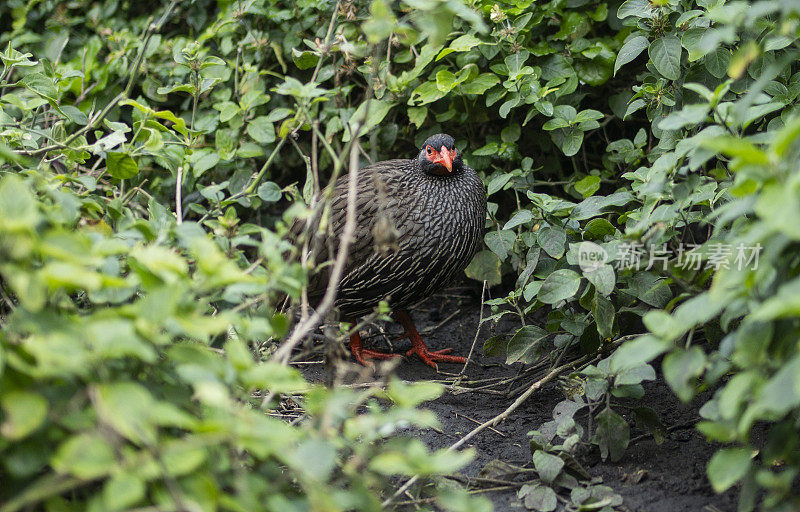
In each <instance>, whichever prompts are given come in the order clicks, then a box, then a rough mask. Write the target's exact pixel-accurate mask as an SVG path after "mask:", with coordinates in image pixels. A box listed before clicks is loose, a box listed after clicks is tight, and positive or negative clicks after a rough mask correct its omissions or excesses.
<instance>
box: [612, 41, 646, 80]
mask: <svg viewBox="0 0 800 512" xmlns="http://www.w3.org/2000/svg"><path fill="white" fill-rule="evenodd" d="M649 44H650V41H648V40H647V38H646V37H644V36H635V37H632V38H630V39H628V40H627V41H625V44H623V45H622V48H620V49H619V53H617V60H616V62H614V75H616V74H617V71H618V70H619V68H621V67H622V66H624V65H625V64H627V63H629V62H631V61H632V60H634V59H635V58H636V57H638V56H639V54H640V53H642V51H643V50H644V49H645V48H647V47H648V46H649Z"/></svg>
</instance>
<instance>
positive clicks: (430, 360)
mask: <svg viewBox="0 0 800 512" xmlns="http://www.w3.org/2000/svg"><path fill="white" fill-rule="evenodd" d="M452 350H453V349H452V348H444V349H442V350H428V347H426V346H425V345H421V346H420V345H415V346H414V347H413V348H411V350H409V351H408V352H406V357H408V356H410V355H411V354H416V355H417V356H418V357H419V358H420V359H422V361H423V362H424V363H425V364H427V365H428V366H432V367H434V368H436V363H437V362H439V363H466V362H467V358H466V357H461V356H449V355H447V354H448V352H450V351H452Z"/></svg>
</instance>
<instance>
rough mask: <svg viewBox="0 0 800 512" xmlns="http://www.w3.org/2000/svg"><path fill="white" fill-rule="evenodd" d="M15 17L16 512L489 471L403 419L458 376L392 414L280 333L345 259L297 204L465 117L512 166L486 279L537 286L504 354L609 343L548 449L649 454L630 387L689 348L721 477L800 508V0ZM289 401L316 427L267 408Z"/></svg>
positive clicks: (683, 383)
mask: <svg viewBox="0 0 800 512" xmlns="http://www.w3.org/2000/svg"><path fill="white" fill-rule="evenodd" d="M0 19H2V20H5V21H3V22H2V23H5V24H7V25H6V26H5V27H3V32H2V34H1V35H0V42H2V43H3V45H4V46H5V50H4V52H3V53H2V54H0V60H2V64H3V66H2V72H1V73H0V161H2V162H4V163H1V164H0V180H1V181H0V279H1V280H0V292H2V296H0V301H1V302H0V314H2V318H0V322H1V323H2V328H3V330H2V346H1V348H0V372H2V373H1V374H0V396H1V397H2V399H1V400H0V406H2V423H0V435H1V436H2V437H0V461H2V469H0V471H2V474H0V476H2V477H4V478H3V480H4V481H5V480H7V479H10V481H13V482H14V484H13V485H11V486H3V488H2V490H0V493H2V494H0V496H2V498H3V500H4V501H7V504H6V505H5V507H6V508H5V509H0V510H6V509H7V510H15V509H19V508H24V507H27V506H29V505H31V504H40V503H44V504H45V505H44V507H45V508H47V509H53V510H55V509H59V510H61V509H64V508H65V507H67V506H68V505H67V504H68V503H71V504H73V505H74V506H76V507H78V508H82V506H81V505H78V503H85V502H89V503H90V506H92V507H94V508H97V509H107V508H114V507H116V508H120V509H124V508H129V507H136V506H141V505H144V504H157V505H162V506H164V507H165V508H181V507H182V505H181V502H183V505H185V506H189V505H187V503H188V500H193V501H194V502H196V504H197V505H196V506H195V505H191V507H190V508H192V507H194V508H197V507H199V508H203V509H214V508H223V509H239V510H256V509H259V508H266V509H273V508H274V509H280V510H282V509H285V508H286V507H287V506H288V505H286V503H288V502H292V503H296V506H297V507H300V508H303V507H311V508H314V509H324V510H339V509H367V508H370V507H371V508H377V507H379V504H380V500H381V499H382V498H385V494H384V493H385V491H386V490H387V489H389V488H390V487H391V486H390V483H391V480H390V477H391V476H392V475H402V474H407V475H411V474H439V473H446V472H449V471H452V470H453V469H454V468H456V467H458V465H459V464H460V463H463V457H460V456H455V455H453V454H444V453H440V454H437V455H436V456H434V457H429V456H428V455H427V454H426V451H425V450H424V449H422V447H421V446H420V445H418V444H416V443H414V442H412V441H408V440H405V441H396V440H394V439H393V440H391V441H389V442H385V443H384V442H379V441H383V440H384V439H385V438H386V437H387V436H389V435H390V434H391V433H393V432H395V431H396V430H397V429H399V428H400V427H401V426H404V425H407V424H411V423H415V422H417V423H418V424H423V425H428V424H430V423H431V422H432V421H434V419H433V418H431V417H430V416H429V415H424V416H420V415H419V413H418V412H415V409H414V407H415V406H417V405H419V403H421V401H422V400H424V399H426V398H430V397H432V396H434V395H435V393H434V392H433V391H432V390H430V389H429V388H428V387H427V386H423V387H422V388H421V392H420V393H419V394H418V396H419V400H414V401H411V402H408V401H404V400H403V398H402V396H404V395H403V394H402V393H401V388H402V386H403V384H401V383H398V382H395V383H393V384H392V385H391V386H390V388H389V391H388V392H387V393H388V395H389V396H390V397H392V398H394V399H395V400H396V401H397V404H396V405H395V406H394V407H391V408H388V409H386V410H382V409H381V408H380V407H379V406H378V405H377V404H378V402H376V400H377V398H379V397H383V396H385V395H384V394H383V393H382V392H380V391H379V390H374V389H371V390H367V391H364V392H363V393H358V392H354V391H352V390H348V389H336V390H323V389H319V388H312V387H311V386H310V385H309V384H307V383H306V382H305V381H304V380H303V379H302V377H300V376H299V375H298V374H297V373H296V372H294V371H291V370H289V369H286V368H284V367H282V366H280V365H278V364H277V363H275V362H272V361H270V360H269V358H268V357H266V360H265V361H256V359H255V358H254V357H253V356H252V355H251V350H255V349H258V348H264V347H263V345H265V343H264V342H265V340H269V339H280V338H282V337H283V336H284V335H285V333H286V332H287V325H286V323H287V322H286V319H285V318H284V317H283V316H282V315H280V314H275V313H274V311H275V304H276V303H277V301H278V299H279V298H280V297H282V296H284V295H289V296H292V297H298V296H299V295H300V293H301V289H302V287H303V285H304V283H305V282H306V278H305V275H306V273H307V272H309V271H313V270H314V269H313V266H311V265H310V264H309V265H303V264H301V263H296V262H295V261H296V259H297V258H296V257H297V254H298V250H297V248H295V247H293V246H292V245H291V244H290V243H288V242H286V241H285V238H286V237H285V235H286V231H287V226H288V225H289V224H290V223H291V222H292V220H293V219H294V218H295V217H296V216H298V215H302V214H303V211H304V209H303V208H302V207H300V206H299V205H298V206H293V205H294V204H298V203H301V202H302V200H303V199H305V200H309V199H310V197H311V196H312V195H313V193H314V192H315V191H317V190H318V189H319V183H320V182H322V183H325V180H326V179H327V177H328V176H330V174H331V173H334V174H338V173H339V172H340V171H342V169H343V168H344V167H345V165H344V164H345V160H346V158H345V156H346V155H347V154H349V150H350V148H351V147H352V144H354V143H356V142H354V140H355V139H358V143H359V144H360V145H361V146H362V147H363V149H364V154H365V155H368V156H369V158H371V159H373V160H377V159H383V158H389V157H398V156H405V155H409V156H410V155H411V154H413V152H414V148H415V147H417V146H418V144H419V143H420V142H421V141H422V140H423V139H424V138H425V136H426V135H428V134H429V133H433V132H438V131H444V132H449V133H452V134H454V135H456V136H457V139H458V146H459V148H463V151H462V152H463V154H464V157H465V159H466V161H467V162H468V163H469V164H470V165H471V166H473V167H475V168H476V169H478V170H479V171H480V172H481V174H482V176H483V178H484V180H485V182H486V184H487V187H488V193H489V214H490V215H489V219H487V227H488V229H487V233H486V236H485V242H486V247H487V248H486V250H484V251H481V252H480V253H479V254H478V255H477V256H476V258H475V260H474V261H473V262H472V264H471V265H470V267H469V268H468V269H467V275H468V276H470V277H472V278H475V279H478V280H485V281H487V282H488V283H489V284H490V285H499V284H501V283H502V282H504V283H506V284H510V283H512V282H514V286H513V287H510V288H509V287H508V286H505V287H498V289H500V290H503V292H502V294H503V295H504V296H502V297H500V298H496V299H494V300H491V301H489V302H488V304H489V305H490V306H491V308H492V314H491V315H490V316H489V318H488V319H487V321H495V320H497V319H498V318H500V317H502V316H505V315H516V316H517V317H518V318H519V321H520V324H521V325H520V328H519V330H517V331H516V332H512V333H508V335H501V336H497V337H493V338H490V339H489V340H487V341H486V343H485V346H484V348H485V350H486V351H487V352H488V353H490V354H498V355H504V356H505V357H506V358H507V361H508V362H509V363H511V362H517V361H519V362H522V363H525V364H533V363H536V362H537V361H540V360H542V359H543V358H550V359H552V360H555V361H560V360H561V358H562V356H563V355H564V354H567V353H571V352H574V351H582V352H584V353H586V354H589V355H591V356H599V357H598V358H597V359H598V360H596V361H594V362H593V363H592V364H591V365H588V366H584V367H582V368H581V370H580V371H579V372H576V373H575V374H574V375H572V378H573V379H572V381H571V382H572V383H573V384H576V385H575V386H572V387H571V388H570V396H571V402H572V405H569V408H570V410H572V414H569V415H564V417H563V421H564V422H565V423H564V425H559V430H558V432H559V433H558V436H555V429H550V430H548V429H542V431H540V432H537V433H535V434H534V439H533V443H532V444H533V446H534V450H535V453H536V454H538V455H536V456H535V457H534V459H535V460H534V462H535V461H536V460H540V461H542V460H551V459H548V458H547V457H546V455H548V454H547V452H550V453H552V454H555V455H558V456H559V457H562V458H564V459H568V458H569V457H570V456H571V453H572V452H573V451H574V450H575V449H576V447H577V446H579V445H586V444H596V445H597V446H598V448H599V450H600V452H601V455H602V456H603V457H604V458H606V457H608V458H611V459H614V460H616V459H618V458H620V457H622V456H623V454H624V451H625V448H626V447H627V444H628V442H629V437H630V436H629V428H630V427H629V426H628V423H629V422H631V421H634V420H635V421H636V423H637V424H638V425H640V426H642V425H644V426H646V427H648V428H650V429H651V430H652V432H653V434H654V436H655V437H656V439H660V438H661V436H662V435H663V428H664V425H663V424H662V422H661V420H660V419H659V418H658V416H657V414H655V411H653V410H652V409H650V408H648V407H644V406H641V407H635V408H634V409H633V413H632V414H630V415H621V414H620V413H619V412H617V411H618V410H619V408H618V407H617V405H616V404H617V402H616V400H617V399H618V398H628V399H630V398H633V399H637V398H642V397H643V396H644V388H643V386H642V382H644V381H647V380H653V379H655V378H656V369H659V370H660V372H661V373H662V374H663V377H664V379H665V380H666V381H667V383H668V384H669V385H670V387H671V388H672V389H673V391H674V392H675V394H676V395H677V396H678V397H679V398H680V399H682V400H684V401H688V400H691V399H692V398H694V397H695V396H696V394H697V393H698V391H702V390H711V391H712V393H711V394H710V396H711V398H710V399H708V400H707V401H706V402H705V404H704V405H703V406H702V408H701V410H700V413H701V416H702V418H703V420H702V421H701V422H700V423H699V424H698V428H699V429H700V431H701V432H702V433H703V434H705V435H706V437H707V438H708V439H709V441H712V442H720V443H725V444H724V446H722V447H721V448H720V450H719V451H718V452H717V454H716V455H715V456H714V457H713V458H712V460H711V461H710V463H709V465H708V476H709V479H710V482H711V484H712V486H713V487H714V489H715V490H717V491H723V490H725V489H728V488H730V487H731V486H733V485H735V484H737V483H741V487H740V489H741V491H740V494H741V509H742V510H751V509H753V508H755V507H756V506H760V507H761V508H763V509H769V510H793V509H795V508H797V506H798V500H800V496H798V492H797V488H798V471H800V447H799V446H798V443H797V434H798V430H800V367H798V365H800V363H798V361H800V345H799V344H798V339H799V338H800V336H798V334H800V324H799V323H798V317H800V306H798V303H797V302H798V299H797V297H799V296H800V292H799V291H798V290H797V288H798V284H797V280H798V274H799V273H800V272H799V271H800V262H798V258H797V256H796V254H797V247H798V239H800V232H798V227H797V226H798V222H797V219H798V218H800V209H799V208H800V207H798V204H800V202H799V201H798V198H800V190H798V187H800V183H798V172H797V165H796V162H797V158H798V151H800V148H798V143H797V139H798V132H799V131H800V121H798V119H800V117H799V116H800V112H798V108H797V104H798V97H799V96H800V69H798V66H797V60H798V50H799V49H800V45H799V44H798V38H799V37H800V7H798V5H797V2H795V1H793V0H774V1H764V0H762V1H757V2H742V1H729V2H726V1H725V0H714V1H708V0H686V1H681V2H679V1H677V0H663V1H654V2H652V3H651V2H648V1H646V0H626V1H625V2H623V3H621V4H618V3H605V2H603V3H597V2H588V1H587V0H552V1H550V2H533V1H531V0H520V1H516V2H508V3H506V2H488V1H482V0H477V1H473V2H469V3H468V4H465V3H462V2H460V1H458V0H444V1H439V0H431V1H425V2H422V1H417V0H414V1H411V0H408V1H406V2H402V3H399V4H396V3H390V2H385V1H382V0H376V1H373V2H371V3H370V4H369V5H366V4H361V3H356V2H353V1H340V2H335V3H330V2H313V1H298V2H283V1H280V0H270V1H266V0H249V1H246V2H239V1H235V2H234V1H219V2H210V1H196V2H180V3H178V2H172V3H170V4H169V5H168V6H163V5H161V3H159V2H147V3H138V4H136V5H134V3H131V4H129V3H127V2H116V1H111V0H107V1H94V2H88V1H86V2H55V1H52V0H50V1H47V0H45V1H43V2H25V1H22V0H9V1H7V2H5V3H4V4H3V5H1V6H0ZM356 130H357V131H358V133H354V132H355V131H356ZM545 134H546V135H545ZM320 174H322V176H320ZM587 242H591V243H592V244H594V245H588V244H587ZM587 250H589V251H594V254H600V255H601V256H603V258H604V259H603V260H602V261H601V264H598V265H592V266H590V267H589V266H586V265H581V258H582V257H584V256H585V254H586V252H587ZM754 254H757V255H758V260H757V261H758V264H757V265H756V264H755V261H754V260H751V259H749V258H750V257H751V256H753V255H754ZM691 258H695V259H694V260H692V259H691ZM697 258H699V259H700V260H701V265H700V266H699V267H698V268H693V265H690V264H687V262H688V263H691V262H692V261H697ZM319 263H321V262H319ZM637 263H638V265H637ZM514 279H516V281H514ZM509 289H510V291H509ZM534 313H535V314H536V315H538V316H535V318H543V319H544V321H543V322H536V323H531V318H534V316H532V315H533V314H534ZM268 351H269V349H267V350H265V351H264V350H262V351H261V352H268ZM662 356H663V357H662ZM256 390H268V393H267V394H266V395H261V394H258V393H256V394H254V392H255V391H256ZM287 395H290V396H293V397H294V398H293V400H296V401H297V404H298V405H297V410H300V409H301V408H302V411H303V412H302V413H303V414H307V415H308V418H309V419H307V420H305V421H300V422H298V423H292V424H287V423H286V422H285V421H282V420H281V419H277V418H271V417H269V416H267V415H265V414H264V411H265V410H269V411H273V414H280V413H281V411H285V410H287V408H289V409H291V408H292V406H291V403H290V404H289V405H287V403H283V405H282V406H281V407H283V408H282V409H281V408H279V405H280V404H281V403H282V402H280V401H279V400H280V397H281V396H287ZM704 396H708V395H704ZM292 403H294V402H292ZM361 405H366V407H360V406H361ZM357 410H358V411H359V412H360V413H361V414H356V411H357ZM579 410H585V411H588V412H589V414H590V415H591V417H592V420H593V421H592V423H591V425H593V427H592V428H591V429H583V428H577V427H576V426H575V424H574V423H575V422H574V421H573V415H574V414H575V413H576V412H577V411H579ZM276 411H277V412H276ZM365 411H366V412H365ZM287 414H288V415H290V416H291V414H290V413H287ZM569 422H572V423H571V424H567V423H569ZM754 429H759V430H760V431H762V432H764V433H765V436H763V437H764V438H765V440H764V441H763V442H760V441H759V439H760V437H762V436H753V433H754ZM377 432H380V435H378V434H377ZM547 432H551V434H548V433H547ZM562 434H564V435H563V436H562ZM395 442H402V443H405V445H404V447H403V448H401V447H399V445H395V444H394V443H395ZM401 449H407V450H409V451H410V453H413V454H416V455H415V456H414V457H412V458H410V459H409V460H402V459H401V458H400V457H398V455H397V454H398V453H399V450H401ZM310 453H313V454H316V455H315V457H320V458H319V459H318V460H315V462H314V463H309V464H308V465H303V466H300V465H298V461H303V460H309V457H310V455H309V454H310ZM537 469H538V466H537ZM559 471H560V470H559ZM551 473H552V472H551ZM557 473H558V471H556V474H557ZM548 475H549V476H548V479H547V480H546V482H547V483H550V482H552V481H553V480H554V478H555V476H554V475H553V474H550V473H549V474H548ZM762 491H763V492H762ZM442 492H443V494H441V495H440V503H442V504H443V506H447V507H450V508H453V509H456V508H458V506H460V505H463V506H464V507H467V506H470V505H469V504H468V503H466V502H463V503H462V502H461V501H459V500H460V499H461V498H462V497H463V496H462V495H457V496H456V495H453V494H447V492H450V491H447V490H445V491H442ZM537 492H538V491H537ZM542 492H544V491H542ZM112 496H123V497H126V498H124V499H123V500H122V501H121V502H117V503H109V502H108V500H112ZM548 496H549V495H548ZM125 500H127V501H125ZM759 500H760V502H759ZM759 503H760V505H759ZM484 505H485V503H484V502H480V503H478V504H477V505H475V504H474V503H473V506H479V507H481V506H484Z"/></svg>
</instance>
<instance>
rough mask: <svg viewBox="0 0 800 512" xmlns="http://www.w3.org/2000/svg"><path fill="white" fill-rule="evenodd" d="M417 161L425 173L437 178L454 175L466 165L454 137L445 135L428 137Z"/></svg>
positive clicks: (439, 134)
mask: <svg viewBox="0 0 800 512" xmlns="http://www.w3.org/2000/svg"><path fill="white" fill-rule="evenodd" d="M417 160H419V165H420V168H421V169H422V170H423V171H424V172H426V173H428V174H434V175H437V176H449V175H451V174H454V173H456V172H458V171H460V170H461V169H462V167H463V165H464V162H463V160H461V154H460V153H459V152H458V150H457V149H456V142H455V141H454V140H453V137H451V136H449V135H447V134H444V133H437V134H436V135H431V136H430V137H428V139H427V140H426V141H425V143H424V144H423V145H422V149H420V152H419V157H417Z"/></svg>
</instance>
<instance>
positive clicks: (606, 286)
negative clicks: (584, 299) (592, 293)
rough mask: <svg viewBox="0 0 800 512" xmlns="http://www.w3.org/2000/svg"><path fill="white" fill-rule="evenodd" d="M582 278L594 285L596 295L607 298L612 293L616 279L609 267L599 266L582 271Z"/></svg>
mask: <svg viewBox="0 0 800 512" xmlns="http://www.w3.org/2000/svg"><path fill="white" fill-rule="evenodd" d="M583 276H584V277H585V278H586V279H588V280H589V282H590V283H592V284H593V285H594V287H595V289H596V290H597V293H599V294H601V295H605V296H606V297H607V296H609V295H610V294H611V292H613V291H614V286H615V285H616V281H617V278H616V275H615V273H614V268H613V267H612V266H611V265H601V266H600V267H598V268H596V269H594V270H589V271H584V272H583Z"/></svg>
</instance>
